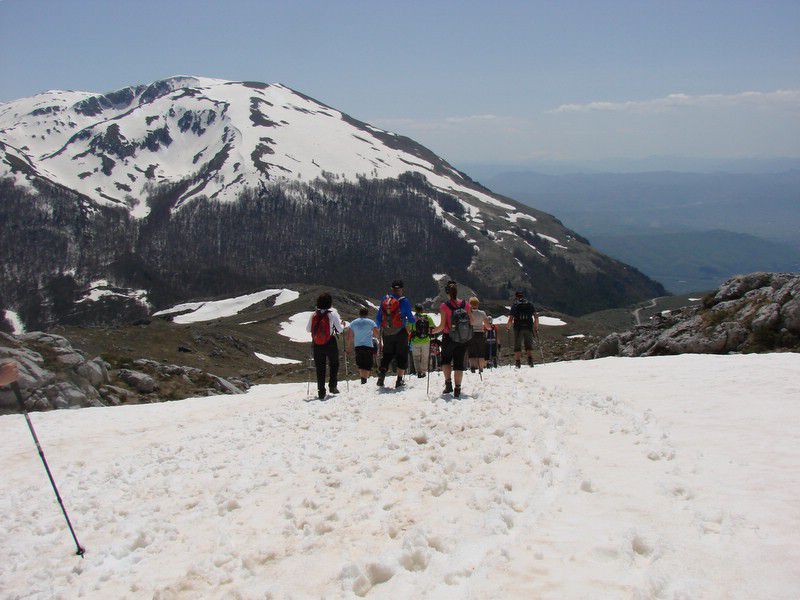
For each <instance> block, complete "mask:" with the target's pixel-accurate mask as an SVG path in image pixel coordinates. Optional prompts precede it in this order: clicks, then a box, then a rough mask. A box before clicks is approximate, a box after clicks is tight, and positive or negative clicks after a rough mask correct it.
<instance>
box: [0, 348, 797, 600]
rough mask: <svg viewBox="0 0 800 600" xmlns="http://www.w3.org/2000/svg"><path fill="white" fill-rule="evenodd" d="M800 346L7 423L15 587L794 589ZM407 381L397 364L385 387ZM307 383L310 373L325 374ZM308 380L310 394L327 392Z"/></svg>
mask: <svg viewBox="0 0 800 600" xmlns="http://www.w3.org/2000/svg"><path fill="white" fill-rule="evenodd" d="M798 372H800V357H798V356H797V355H792V354H781V355H760V356H752V355H750V356H723V357H719V356H680V357H663V358H647V359H620V358H611V359H603V360H597V361H587V362H575V363H559V364H551V365H546V366H544V367H537V368H535V369H522V370H514V369H510V368H501V369H499V370H495V371H487V372H486V373H484V381H483V382H480V381H479V380H478V378H477V377H476V376H473V375H471V374H469V373H467V374H465V382H464V392H465V396H464V397H463V398H462V399H461V400H458V401H451V402H446V401H445V400H444V399H443V398H441V397H440V396H439V392H440V390H441V385H442V379H441V376H440V375H438V376H437V375H434V376H433V379H432V381H431V392H432V393H431V396H430V398H427V397H426V394H425V384H426V380H424V379H416V378H411V379H410V380H409V381H408V389H406V390H403V391H401V392H395V391H394V390H393V389H392V390H388V389H387V390H386V391H382V392H381V391H378V390H377V389H376V388H375V386H374V383H373V381H374V380H373V381H370V384H368V385H366V386H361V385H359V384H358V383H356V382H352V381H351V382H350V392H349V393H348V392H344V390H345V385H344V384H342V385H340V389H342V390H343V392H344V393H342V394H341V395H339V396H337V397H335V398H331V399H330V400H329V401H327V402H324V403H321V402H317V401H313V402H303V398H304V397H305V392H306V387H305V385H304V384H284V385H272V386H258V387H255V388H252V389H251V390H250V391H249V392H248V394H246V395H242V396H230V397H214V398H199V399H192V400H186V401H181V402H171V403H164V404H157V405H141V406H130V407H118V408H110V409H109V408H102V409H83V410H80V411H57V412H51V413H44V414H38V413H37V414H34V415H33V420H34V422H35V425H36V427H37V431H38V433H39V436H40V439H41V440H42V443H43V446H44V449H45V452H46V453H47V456H48V459H49V461H50V463H51V467H52V469H53V472H54V476H55V477H56V480H57V481H58V483H59V486H60V489H61V492H62V496H63V497H64V499H65V502H66V504H67V507H68V509H69V510H70V513H71V515H72V517H73V522H74V523H75V526H76V529H77V533H78V535H79V538H80V539H81V542H82V543H83V544H84V545H85V546H86V548H87V554H86V557H85V559H83V560H80V559H77V558H75V557H74V556H72V555H71V552H72V551H74V550H71V549H70V539H69V536H68V532H67V531H66V528H65V525H64V523H63V519H62V517H61V515H60V512H59V510H58V506H57V505H56V503H55V501H54V499H53V497H52V491H51V490H50V489H49V486H48V484H47V480H46V477H45V475H44V473H43V470H42V468H41V465H40V464H39V459H38V456H37V455H36V452H35V448H34V446H33V443H32V441H31V440H30V437H29V434H28V432H27V429H26V428H25V425H24V422H23V421H22V418H21V417H20V416H18V415H17V416H4V417H0V450H1V451H2V452H3V453H4V455H5V456H6V457H7V460H8V467H7V468H6V469H5V472H4V475H5V476H4V478H3V480H2V482H1V483H0V491H1V493H0V543H1V544H2V545H3V547H4V548H6V549H7V553H6V560H5V561H3V562H2V563H0V589H3V590H4V591H5V592H6V593H7V594H9V592H10V597H14V598H15V597H20V598H140V597H153V598H160V599H167V598H187V597H203V598H231V597H233V598H265V597H271V598H290V597H291V598H319V597H323V596H324V597H327V598H340V597H341V598H357V597H363V596H366V597H372V598H531V597H535V598H587V597H602V598H708V597H710V598H723V597H724V598H787V599H788V598H792V597H796V592H797V590H798V589H800V569H798V567H797V565H800V535H798V534H800V531H798V528H799V526H798V524H800V508H798V504H797V502H796V500H797V497H798V491H800V486H799V485H798V476H797V473H798V472H800V468H799V467H800V444H798V441H800V440H798V432H797V427H796V423H797V422H798V416H800V404H799V403H798V398H800V395H798V393H797V392H798V391H800V390H799V389H798V384H797V377H796V375H797V373H798ZM392 382H393V379H391V378H390V380H389V383H392ZM312 388H313V385H312ZM312 391H313V389H312Z"/></svg>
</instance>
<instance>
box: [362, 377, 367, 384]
mask: <svg viewBox="0 0 800 600" xmlns="http://www.w3.org/2000/svg"><path fill="white" fill-rule="evenodd" d="M365 383H367V378H366V377H362V378H361V384H362V385H363V384H365Z"/></svg>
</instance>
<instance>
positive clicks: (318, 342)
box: [306, 292, 343, 400]
mask: <svg viewBox="0 0 800 600" xmlns="http://www.w3.org/2000/svg"><path fill="white" fill-rule="evenodd" d="M332 306H333V298H331V295H330V294H328V293H327V292H326V293H323V294H320V295H319V298H317V310H315V311H314V312H313V314H312V315H311V317H310V318H309V319H308V326H307V327H306V330H307V331H308V332H309V333H311V340H312V342H313V343H314V366H315V367H316V369H317V396H318V397H319V399H320V400H324V399H325V368H326V361H327V362H328V363H330V379H328V390H329V391H330V393H331V394H338V393H339V389H338V388H337V387H336V386H337V383H338V377H339V345H338V344H337V343H336V334H337V333H341V332H342V329H343V327H342V319H341V318H340V317H339V313H338V312H337V311H336V309H335V308H332Z"/></svg>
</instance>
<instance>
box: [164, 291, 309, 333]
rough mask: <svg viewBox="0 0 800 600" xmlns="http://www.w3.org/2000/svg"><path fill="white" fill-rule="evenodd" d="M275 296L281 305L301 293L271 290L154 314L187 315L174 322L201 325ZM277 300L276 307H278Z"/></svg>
mask: <svg viewBox="0 0 800 600" xmlns="http://www.w3.org/2000/svg"><path fill="white" fill-rule="evenodd" d="M273 296H277V299H280V300H281V302H280V304H285V303H286V302H291V301H293V300H296V299H297V298H299V297H300V294H299V292H295V291H293V290H287V289H270V290H263V291H261V292H255V293H253V294H246V295H244V296H237V297H236V298H226V299H224V300H213V301H209V302H185V303H183V304H178V305H177V306H173V307H172V308H167V309H164V310H159V311H157V312H155V313H153V316H154V317H159V316H164V315H171V314H175V313H185V314H180V315H178V316H177V317H174V318H173V319H172V321H173V322H174V323H178V324H181V325H185V324H188V323H200V322H202V321H212V320H214V319H222V318H225V317H232V316H234V315H236V314H238V313H240V312H241V311H243V310H244V309H245V308H247V307H249V306H252V305H254V304H258V303H259V302H263V301H264V300H267V299H269V298H272V297H273ZM277 299H276V303H275V305H276V306H277V305H278V302H277Z"/></svg>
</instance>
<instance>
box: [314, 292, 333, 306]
mask: <svg viewBox="0 0 800 600" xmlns="http://www.w3.org/2000/svg"><path fill="white" fill-rule="evenodd" d="M331 306H333V298H331V295H330V294H329V293H328V292H324V293H322V294H320V295H319V298H317V308H318V309H320V310H328V309H329V308H330V307H331Z"/></svg>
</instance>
